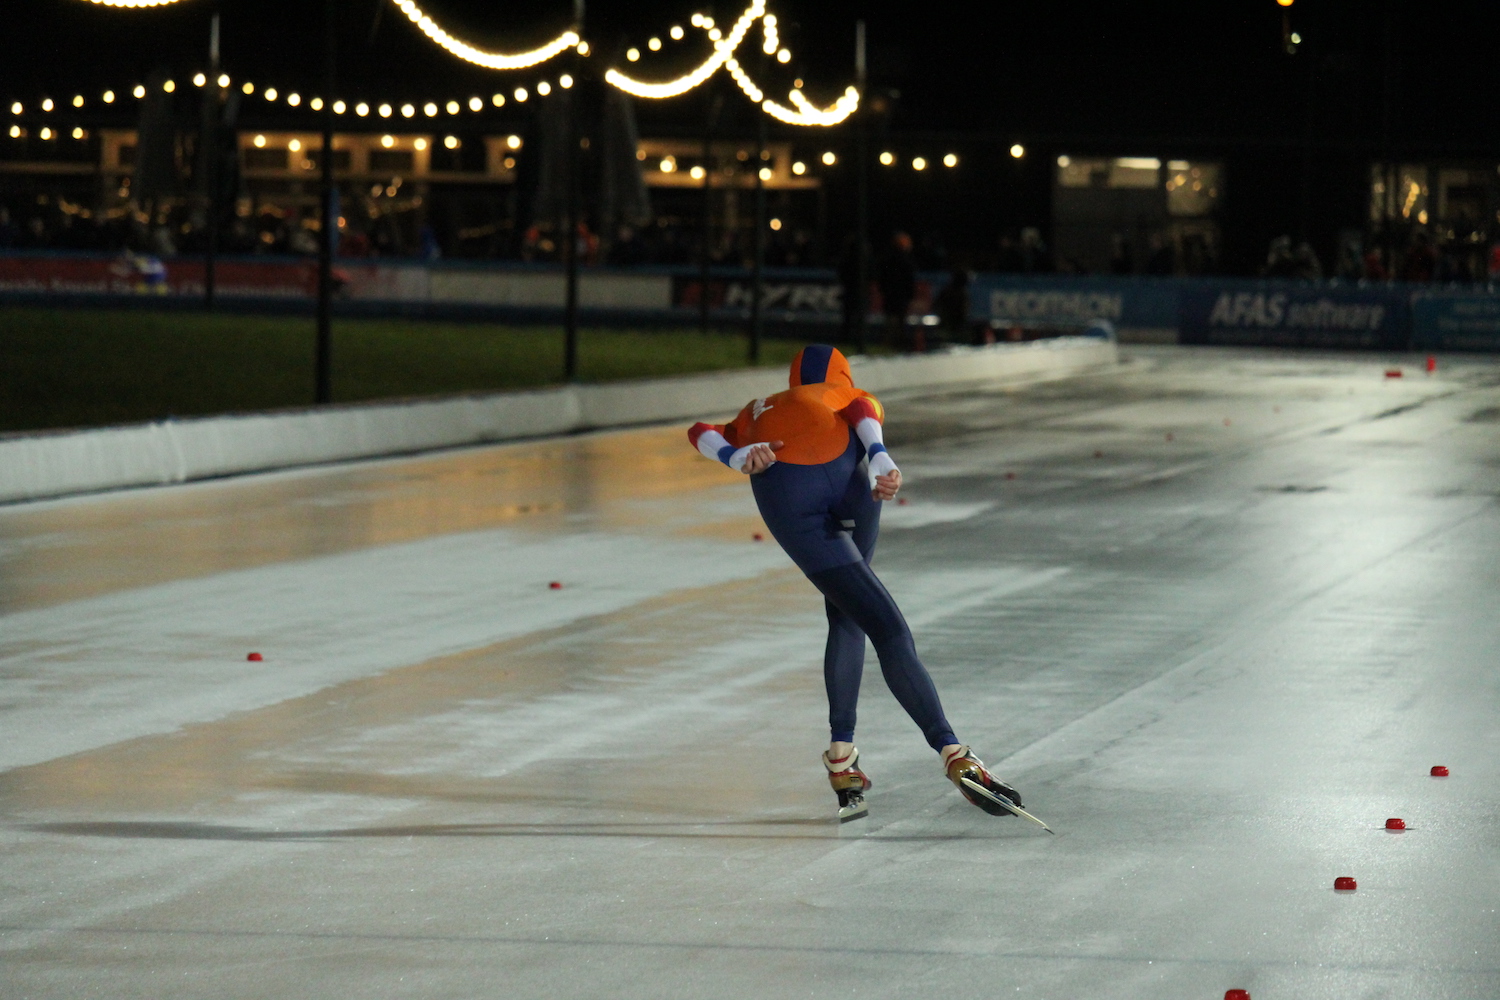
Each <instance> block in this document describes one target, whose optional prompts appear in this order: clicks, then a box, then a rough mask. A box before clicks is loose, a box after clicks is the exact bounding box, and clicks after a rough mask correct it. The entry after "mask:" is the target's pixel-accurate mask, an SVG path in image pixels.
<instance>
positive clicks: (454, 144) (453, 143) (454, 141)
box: [443, 135, 458, 149]
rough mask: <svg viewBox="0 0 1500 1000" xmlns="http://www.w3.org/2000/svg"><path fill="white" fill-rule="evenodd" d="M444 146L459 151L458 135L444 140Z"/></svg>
mask: <svg viewBox="0 0 1500 1000" xmlns="http://www.w3.org/2000/svg"><path fill="white" fill-rule="evenodd" d="M443 145H444V146H447V147H448V148H449V149H457V148H458V136H456V135H450V136H448V137H447V138H446V139H444V140H443Z"/></svg>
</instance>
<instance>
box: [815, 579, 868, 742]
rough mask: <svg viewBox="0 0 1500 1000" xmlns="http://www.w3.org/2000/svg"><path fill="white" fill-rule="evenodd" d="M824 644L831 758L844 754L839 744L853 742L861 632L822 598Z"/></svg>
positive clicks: (861, 669)
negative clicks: (825, 626) (825, 619)
mask: <svg viewBox="0 0 1500 1000" xmlns="http://www.w3.org/2000/svg"><path fill="white" fill-rule="evenodd" d="M823 605H824V609H825V610H826V611H827V613H828V644H827V646H825V647H824V650H823V686H824V687H825V688H826V689H827V691H828V733H829V739H830V740H831V741H832V742H833V744H834V745H833V746H832V747H830V748H829V753H831V754H832V755H833V756H834V757H835V758H837V757H842V756H844V753H846V752H847V751H844V752H840V751H841V749H842V748H841V747H840V746H839V744H841V743H852V742H854V722H855V709H856V706H857V705H858V703H859V682H860V678H861V676H862V675H863V674H864V669H865V634H864V632H862V631H860V628H859V626H858V625H856V624H854V620H853V619H852V618H850V617H849V616H848V615H846V614H844V613H843V612H842V611H840V610H839V608H838V605H836V604H834V603H833V602H832V601H830V600H827V599H826V598H825V599H824V601H823Z"/></svg>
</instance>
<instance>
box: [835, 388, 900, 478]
mask: <svg viewBox="0 0 1500 1000" xmlns="http://www.w3.org/2000/svg"><path fill="white" fill-rule="evenodd" d="M839 416H841V417H843V418H844V419H845V420H846V421H848V422H849V426H851V427H853V428H854V433H855V436H856V437H858V438H859V443H860V444H862V445H864V448H865V458H866V459H868V460H869V466H870V489H871V491H872V493H873V495H874V497H875V499H877V500H889V499H891V498H892V497H894V496H895V495H896V491H897V490H899V489H900V488H901V470H900V469H898V468H896V463H895V460H893V459H892V458H891V455H890V452H888V451H886V450H885V436H884V432H883V431H882V429H881V419H882V417H883V416H884V414H883V413H882V412H881V411H880V404H879V403H876V402H875V400H874V399H873V398H872V397H869V396H861V397H860V398H859V399H856V400H855V401H854V402H852V403H850V404H849V405H848V406H846V407H844V408H843V409H842V410H840V411H839Z"/></svg>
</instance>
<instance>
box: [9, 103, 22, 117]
mask: <svg viewBox="0 0 1500 1000" xmlns="http://www.w3.org/2000/svg"><path fill="white" fill-rule="evenodd" d="M24 110H25V109H24V108H22V107H21V102H20V101H17V102H16V103H14V104H12V105H11V106H10V113H11V114H13V115H18V114H20V113H21V112H22V111H24Z"/></svg>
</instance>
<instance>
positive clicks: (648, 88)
mask: <svg viewBox="0 0 1500 1000" xmlns="http://www.w3.org/2000/svg"><path fill="white" fill-rule="evenodd" d="M89 2H90V3H96V4H104V5H107V6H111V7H156V6H162V5H164V4H169V3H178V2H180V0H89ZM391 2H392V3H394V4H395V5H396V6H397V7H398V8H400V10H401V12H402V13H403V14H405V15H406V16H407V18H408V19H409V20H410V21H411V22H412V24H414V25H416V26H417V28H418V29H420V30H421V31H422V33H423V34H425V35H426V36H427V37H428V38H430V39H432V41H434V42H436V43H437V44H438V45H440V46H442V47H443V48H444V49H445V50H447V51H448V52H449V53H451V54H452V55H454V56H457V57H458V58H459V59H462V60H464V61H466V62H470V63H473V64H474V65H476V66H483V67H485V68H486V69H496V70H516V69H527V68H529V67H532V66H536V65H538V64H540V63H543V62H546V61H547V60H549V59H552V58H554V57H555V56H558V55H560V54H561V53H563V52H564V51H566V50H568V49H570V48H576V49H577V51H578V52H579V54H581V55H587V54H588V42H586V41H584V40H583V39H582V38H581V37H580V36H579V34H578V32H577V31H575V30H572V29H569V30H568V31H565V32H563V33H562V34H560V35H558V36H557V37H556V38H554V39H552V40H551V41H549V42H547V43H546V44H545V45H542V46H540V47H538V48H535V49H532V50H530V51H528V52H517V53H513V54H507V53H503V52H487V51H485V50H483V49H480V48H478V47H476V46H473V45H470V44H469V43H467V42H464V41H462V40H460V39H458V38H455V37H454V36H453V35H451V34H449V33H448V32H447V31H445V30H444V29H443V28H442V26H441V25H439V24H438V23H437V22H436V21H434V20H433V19H432V18H431V17H430V16H429V15H428V14H426V13H425V12H424V11H423V10H422V8H421V7H419V6H418V5H417V3H416V0H391ZM757 22H759V24H760V26H761V33H762V46H761V49H762V51H763V52H764V53H765V54H766V55H767V56H773V57H774V58H775V59H776V61H777V62H780V63H783V64H785V63H788V62H790V61H791V59H792V54H791V52H790V50H788V49H786V48H784V47H783V46H782V45H781V44H780V33H779V31H778V29H777V21H776V15H775V14H771V13H768V12H767V11H766V0H751V2H750V6H748V7H746V8H745V11H744V13H742V14H741V15H740V16H739V18H738V19H737V20H736V21H735V22H734V26H733V27H732V28H731V29H730V30H729V32H728V33H727V34H725V33H724V32H723V31H721V30H720V29H719V28H718V27H716V26H715V24H714V20H713V18H712V17H708V16H706V15H703V14H694V15H693V18H692V24H693V27H695V28H698V29H700V30H702V31H703V32H704V34H705V35H707V36H708V39H709V41H710V42H712V43H713V53H712V54H711V55H710V56H709V57H708V58H707V59H705V60H704V61H703V62H701V63H699V64H698V66H697V67H695V68H694V69H692V70H691V71H689V72H688V73H685V74H684V75H682V76H679V77H677V78H676V79H673V80H665V81H662V82H660V83H652V82H650V81H647V80H640V79H637V78H635V77H632V76H628V75H627V74H625V73H622V72H620V71H619V70H618V69H614V68H611V69H609V70H608V71H607V72H606V73H605V74H604V79H605V81H606V82H608V83H609V84H610V85H611V86H614V87H617V88H618V89H620V90H622V91H624V92H625V93H627V94H630V95H632V96H635V97H643V98H650V99H655V100H661V99H665V98H670V97H678V96H680V95H682V94H685V93H687V92H688V91H690V90H692V89H694V88H695V87H698V86H701V85H702V84H703V83H704V82H706V81H707V80H708V79H709V77H711V76H713V75H714V74H715V73H717V72H718V71H719V70H720V69H727V70H728V71H729V75H730V76H731V77H732V78H733V79H734V82H735V84H736V85H737V86H738V87H739V88H740V90H741V91H743V92H744V94H745V96H746V97H748V98H749V99H750V100H751V101H754V102H755V103H756V104H758V105H760V107H761V110H763V111H764V112H765V113H766V114H768V115H770V116H771V117H773V118H775V119H777V120H778V121H782V122H786V123H787V124H789V125H813V126H823V127H827V126H831V125H837V124H839V123H840V122H842V121H844V120H845V119H847V118H848V117H849V116H850V115H851V114H853V113H854V112H855V110H856V109H858V107H859V99H860V95H859V90H858V89H857V88H855V87H852V86H851V87H848V88H846V89H845V90H844V93H843V94H842V95H841V96H840V97H839V98H838V99H837V100H836V101H834V102H833V103H832V104H830V105H829V106H828V107H826V108H820V107H818V106H817V105H815V104H813V103H812V101H810V100H809V99H808V98H807V95H806V94H804V93H803V92H802V88H801V87H794V88H793V89H792V90H791V91H790V92H789V93H788V94H787V100H788V101H789V102H790V107H788V106H787V105H786V104H780V103H778V102H776V101H774V100H772V99H770V98H769V97H767V96H766V94H765V91H764V90H763V89H762V88H761V87H760V86H759V85H757V84H756V82H755V80H754V79H753V78H752V77H751V76H750V74H749V73H748V72H746V71H745V67H744V66H743V65H742V64H741V63H740V61H739V60H738V59H737V58H735V52H736V51H737V50H738V49H739V47H740V45H741V44H742V43H743V42H744V41H745V37H746V36H747V35H748V34H749V33H750V30H751V28H752V27H754V25H755V24H756V23H757ZM671 36H672V38H673V39H681V38H682V37H683V31H682V29H681V28H680V27H674V28H673V29H672V31H671ZM649 48H650V49H651V50H652V51H653V52H654V51H657V50H659V49H660V48H661V41H660V39H657V38H653V39H652V40H651V45H650V46H649ZM630 54H631V57H632V60H631V61H635V59H638V58H640V52H639V50H636V49H631V53H630ZM564 79H565V80H566V81H567V82H565V83H563V86H564V87H567V86H570V85H571V83H572V81H571V79H568V78H566V77H564ZM798 82H799V83H800V81H798ZM550 89H551V85H550V84H549V83H547V82H546V81H543V82H542V83H540V84H538V86H537V92H538V93H539V94H541V95H543V96H545V95H546V94H547V93H548V91H549V90H550ZM247 93H248V91H247ZM274 93H275V91H274V90H273V91H268V96H269V95H273V94H274ZM526 93H527V92H526V90H525V88H517V89H516V91H515V97H516V99H517V100H522V101H524V100H525V99H526ZM290 96H292V95H289V97H290ZM477 100H478V99H477V98H474V99H471V100H470V102H469V103H470V104H473V103H475V102H476V101H477ZM289 103H291V104H292V105H293V106H295V105H296V103H297V102H296V101H290V100H289ZM319 103H321V102H319ZM339 103H342V102H339ZM453 103H454V102H448V106H449V107H450V108H451V107H452V106H453ZM479 103H481V104H482V102H479ZM494 103H495V104H496V106H499V105H500V104H502V103H504V102H503V99H502V98H501V95H498V94H497V95H496V99H495V101H494ZM335 107H337V105H336V106H335ZM357 107H366V106H365V105H357ZM389 107H390V105H381V106H380V109H381V114H382V117H390V111H389V110H387V109H388V108H389ZM413 107H414V106H413V105H404V106H403V107H402V112H403V116H404V117H407V118H411V117H414V115H415V112H414V111H409V110H407V109H409V108H413ZM426 107H428V108H431V107H433V105H432V104H430V103H429V104H428V105H426ZM474 110H477V109H474ZM449 113H450V114H453V113H456V112H453V111H450V112H449ZM435 115H436V112H435V111H429V112H428V117H434V116H435Z"/></svg>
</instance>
